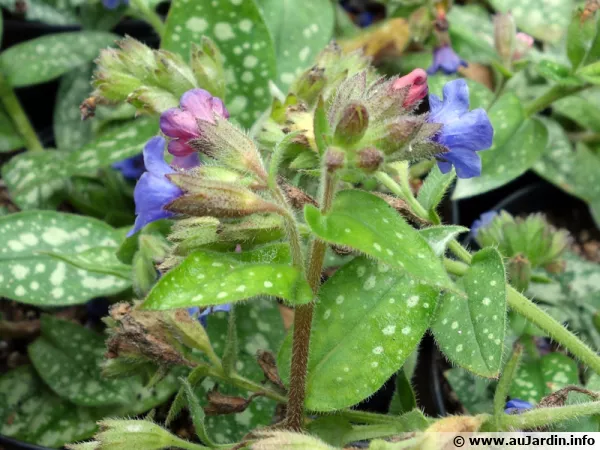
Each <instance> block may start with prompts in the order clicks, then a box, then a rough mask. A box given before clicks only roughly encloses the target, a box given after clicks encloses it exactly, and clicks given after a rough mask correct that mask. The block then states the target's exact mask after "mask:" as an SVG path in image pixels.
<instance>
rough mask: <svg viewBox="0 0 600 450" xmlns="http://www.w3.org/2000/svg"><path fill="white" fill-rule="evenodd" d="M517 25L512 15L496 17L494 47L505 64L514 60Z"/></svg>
mask: <svg viewBox="0 0 600 450" xmlns="http://www.w3.org/2000/svg"><path fill="white" fill-rule="evenodd" d="M516 34H517V25H516V24H515V19H514V18H513V16H512V14H511V13H500V14H496V15H495V16H494V45H495V46H496V51H497V52H498V55H499V56H500V58H501V59H502V62H504V64H507V65H509V64H510V61H511V60H512V57H513V54H514V51H515V44H516Z"/></svg>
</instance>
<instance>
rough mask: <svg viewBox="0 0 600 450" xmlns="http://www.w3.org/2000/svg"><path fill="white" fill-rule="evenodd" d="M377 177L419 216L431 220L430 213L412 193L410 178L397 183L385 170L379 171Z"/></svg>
mask: <svg viewBox="0 0 600 450" xmlns="http://www.w3.org/2000/svg"><path fill="white" fill-rule="evenodd" d="M375 178H377V181H379V182H380V183H381V184H383V185H384V186H385V187H386V188H388V189H389V190H390V191H391V192H392V193H393V194H396V195H397V196H398V197H400V198H401V199H402V200H404V201H405V202H406V203H408V205H409V206H410V209H411V210H412V211H413V212H414V213H415V214H416V215H417V216H419V217H421V218H422V219H425V220H430V218H429V214H428V213H427V211H426V210H425V208H423V206H422V205H421V204H420V203H419V202H418V200H417V199H416V198H415V196H414V195H413V193H412V189H411V188H410V185H409V184H408V180H405V179H402V177H401V180H400V183H397V182H396V181H395V180H394V179H393V178H392V177H390V176H389V175H388V174H387V173H385V172H377V173H376V174H375Z"/></svg>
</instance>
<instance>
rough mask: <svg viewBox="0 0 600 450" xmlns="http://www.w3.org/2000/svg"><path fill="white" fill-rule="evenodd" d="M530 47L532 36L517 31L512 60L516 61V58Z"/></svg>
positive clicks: (521, 55)
mask: <svg viewBox="0 0 600 450" xmlns="http://www.w3.org/2000/svg"><path fill="white" fill-rule="evenodd" d="M531 47H533V38H532V37H531V36H529V35H528V34H527V33H517V42H516V44H515V52H514V54H513V60H515V61H516V60H517V59H521V58H522V57H523V56H525V55H526V54H527V53H528V52H529V49H530V48H531Z"/></svg>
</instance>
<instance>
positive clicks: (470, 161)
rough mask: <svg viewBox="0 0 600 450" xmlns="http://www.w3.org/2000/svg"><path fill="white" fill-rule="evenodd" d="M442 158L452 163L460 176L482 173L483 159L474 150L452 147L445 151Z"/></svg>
mask: <svg viewBox="0 0 600 450" xmlns="http://www.w3.org/2000/svg"><path fill="white" fill-rule="evenodd" d="M442 158H443V159H445V160H447V161H448V162H451V163H452V165H453V166H454V168H455V169H456V176H457V177H458V178H473V177H478V176H479V175H481V159H480V158H479V155H478V154H477V153H475V152H474V151H471V150H465V149H452V150H450V151H449V152H448V153H444V154H443V155H442ZM440 170H441V169H440Z"/></svg>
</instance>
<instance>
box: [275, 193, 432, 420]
mask: <svg viewBox="0 0 600 450" xmlns="http://www.w3.org/2000/svg"><path fill="white" fill-rule="evenodd" d="M355 204H357V203H355ZM437 297H438V293H437V290H436V289H433V288H431V287H430V286H428V285H426V284H421V283H415V281H414V280H412V279H411V278H410V277H408V276H406V275H405V274H401V273H399V272H397V271H394V270H392V269H390V267H389V266H386V265H384V264H378V263H377V262H376V261H373V260H370V259H367V258H366V257H358V258H356V259H354V260H353V261H352V262H350V263H348V264H347V265H345V266H343V267H342V268H341V269H339V270H338V271H337V272H336V273H335V275H333V276H332V277H331V278H330V279H329V280H327V282H326V283H325V284H324V285H323V287H322V288H321V290H320V292H319V302H318V303H317V304H316V306H315V312H314V318H313V326H312V340H311V349H310V351H311V353H310V359H309V362H308V376H307V379H306V402H305V405H306V407H307V408H308V409H311V410H314V411H333V410H336V409H340V408H345V407H348V406H351V405H354V404H356V403H358V402H360V401H361V400H363V399H365V398H366V397H368V396H369V395H371V394H373V393H374V392H375V391H377V389H379V388H380V387H381V386H382V385H383V383H385V381H386V380H387V379H388V378H389V377H390V376H391V375H392V374H393V373H394V372H395V371H397V370H398V367H400V366H402V364H403V363H404V361H405V360H406V358H408V356H409V355H410V354H411V353H412V352H413V350H414V349H415V348H416V347H417V345H418V343H419V341H420V340H421V337H422V336H423V334H424V333H425V331H426V330H427V328H428V327H429V323H430V320H431V317H432V315H433V312H434V310H435V307H436V302H437ZM291 347H292V346H291V332H290V333H289V334H288V336H287V338H286V340H285V343H284V345H283V346H282V348H281V350H280V352H279V356H278V364H277V366H278V368H279V371H280V375H281V377H282V379H283V380H288V379H289V360H290V357H291Z"/></svg>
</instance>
